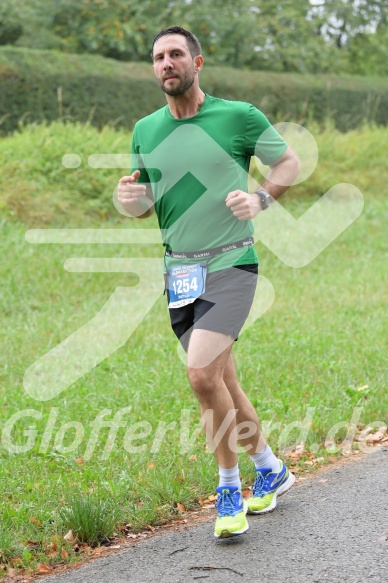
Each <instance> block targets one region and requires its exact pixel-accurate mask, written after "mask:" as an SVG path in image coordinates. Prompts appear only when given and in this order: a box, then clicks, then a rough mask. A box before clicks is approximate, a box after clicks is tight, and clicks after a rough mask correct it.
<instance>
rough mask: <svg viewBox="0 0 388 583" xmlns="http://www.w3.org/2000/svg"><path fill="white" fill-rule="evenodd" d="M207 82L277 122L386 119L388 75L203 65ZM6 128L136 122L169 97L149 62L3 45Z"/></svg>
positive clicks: (211, 89) (1, 97) (345, 126)
mask: <svg viewBox="0 0 388 583" xmlns="http://www.w3.org/2000/svg"><path fill="white" fill-rule="evenodd" d="M201 87H202V88H203V89H204V90H205V91H206V92H207V93H210V94H212V95H215V96H220V97H223V98H225V99H236V100H242V101H249V102H250V103H253V104H254V105H256V106H257V107H259V108H260V109H262V110H263V111H264V112H265V113H266V115H267V116H268V117H269V119H270V120H271V121H273V122H274V121H280V120H284V119H287V120H289V121H296V122H302V121H305V120H306V118H307V119H308V118H313V119H315V120H318V121H323V120H325V119H327V117H330V118H332V119H333V120H334V123H335V125H336V127H337V128H338V129H340V130H343V131H345V130H349V129H352V128H355V127H357V126H358V125H360V124H361V123H362V122H363V121H365V120H367V121H373V122H374V123H376V124H378V125H381V124H384V125H386V124H387V120H388V80H387V79H378V78H367V77H350V76H349V77H343V76H342V77H337V76H323V75H319V76H318V75H317V76H313V75H298V74H287V73H276V74H275V73H268V72H263V71H249V70H242V71H238V70H236V69H232V68H221V67H211V66H208V67H206V65H205V67H204V69H203V71H202V72H201ZM0 89H1V90H0V133H2V134H7V133H10V132H12V131H14V130H15V129H16V128H17V127H18V125H19V124H20V123H22V122H39V121H43V120H47V121H52V120H55V119H59V118H61V119H71V120H76V121H83V122H85V121H88V120H89V121H90V122H91V123H92V124H93V125H95V126H97V127H99V128H101V127H103V126H104V125H117V126H120V127H125V128H128V129H132V128H133V125H134V123H135V122H136V120H138V119H139V118H141V117H143V116H145V115H147V114H149V113H151V112H152V111H154V110H155V109H157V108H158V107H161V106H163V105H164V104H165V98H164V95H163V93H162V92H161V90H160V89H159V87H158V86H157V84H156V82H155V79H154V75H153V71H152V67H151V63H135V62H134V63H132V62H129V63H122V62H118V61H115V60H113V59H106V58H103V57H98V56H92V55H74V54H68V53H61V52H58V51H48V50H37V49H25V48H17V47H11V46H5V47H0Z"/></svg>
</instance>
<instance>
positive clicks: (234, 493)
mask: <svg viewBox="0 0 388 583" xmlns="http://www.w3.org/2000/svg"><path fill="white" fill-rule="evenodd" d="M216 490H217V492H218V498H217V503H216V508H217V512H218V516H217V519H216V525H215V528H214V536H215V537H216V538H229V537H231V536H236V535H239V534H244V532H246V531H247V530H248V528H249V525H248V521H247V517H246V516H245V515H246V513H247V503H246V501H245V500H244V498H243V496H242V493H241V490H239V489H238V488H236V487H234V488H229V487H227V486H221V487H220V488H216Z"/></svg>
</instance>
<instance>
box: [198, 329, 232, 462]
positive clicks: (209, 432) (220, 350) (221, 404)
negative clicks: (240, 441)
mask: <svg viewBox="0 0 388 583" xmlns="http://www.w3.org/2000/svg"><path fill="white" fill-rule="evenodd" d="M232 344H233V338H232V337H230V336H226V335H224V334H220V333H218V332H211V331H208V330H197V329H196V330H193V332H192V334H191V338H190V343H189V347H188V353H187V372H188V377H189V381H190V384H191V386H192V388H193V390H194V393H195V395H196V397H197V399H198V401H199V404H200V408H201V416H202V419H204V418H205V419H206V417H207V418H208V419H209V418H210V419H211V420H212V423H209V422H206V421H205V423H204V430H205V433H206V437H207V441H208V444H209V446H210V447H211V449H212V450H213V451H214V455H215V458H216V460H217V462H218V465H219V466H222V467H223V468H232V467H234V466H236V464H237V447H236V445H234V446H233V443H232V441H233V435H232V433H233V431H234V432H235V428H236V418H235V414H234V408H235V406H234V402H233V399H232V396H231V394H230V392H229V391H228V388H227V386H226V384H225V381H224V373H225V367H226V363H227V362H228V358H229V354H230V350H231V346H232ZM213 355H214V358H213V359H212V356H213ZM204 416H205V417H204ZM226 419H230V422H229V423H228V426H227V427H225V420H226ZM223 423H224V426H223ZM220 429H222V435H221V436H219V437H220V439H219V443H218V444H215V447H214V438H215V437H216V435H217V433H218V432H219V430H220ZM230 446H232V447H230Z"/></svg>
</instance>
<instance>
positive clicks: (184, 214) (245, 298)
mask: <svg viewBox="0 0 388 583" xmlns="http://www.w3.org/2000/svg"><path fill="white" fill-rule="evenodd" d="M201 53H202V51H201V45H200V43H199V41H198V39H197V38H196V37H195V36H194V35H193V34H192V33H191V32H189V31H187V30H185V29H183V28H181V27H177V26H173V27H169V28H166V29H164V30H162V31H161V32H160V33H159V34H158V35H157V36H156V38H155V40H154V43H153V47H152V53H151V56H152V61H153V69H154V73H155V76H156V80H157V82H158V84H159V86H160V88H161V89H162V91H163V92H164V93H165V95H166V99H167V105H166V106H165V107H163V108H161V109H159V110H157V111H156V112H154V113H153V114H151V115H149V116H147V117H145V118H143V119H141V120H140V121H139V122H138V123H137V124H136V126H135V128H134V132H133V138H132V160H134V162H133V163H132V170H131V172H132V173H131V175H130V176H124V177H122V178H121V180H120V181H119V185H118V190H117V192H118V202H119V205H120V206H121V208H122V210H123V211H124V213H125V214H129V215H130V216H132V217H139V218H145V217H147V216H149V215H150V214H151V213H152V212H153V210H155V212H156V214H157V217H158V221H159V226H160V229H161V232H162V239H163V244H164V246H165V278H166V291H167V298H168V302H169V313H170V318H171V325H172V328H173V330H174V332H175V334H176V335H177V337H178V338H179V340H180V342H181V344H182V346H183V348H184V349H185V351H186V352H187V373H188V378H189V382H190V385H191V387H192V389H193V391H194V393H195V395H196V397H197V399H198V401H199V405H200V409H201V415H202V417H201V419H202V424H203V427H204V430H205V433H206V437H207V441H208V444H209V446H210V448H211V449H212V451H213V452H214V455H215V458H216V461H217V463H218V467H219V485H218V487H217V488H216V490H217V493H218V497H217V511H218V514H217V519H216V524H215V531H214V534H215V536H216V537H217V538H226V537H230V536H234V535H240V534H243V533H245V532H246V531H247V530H248V521H247V518H246V513H247V511H248V512H249V513H251V514H262V513H265V512H269V511H271V510H273V509H274V508H275V506H276V499H277V496H279V495H280V494H283V493H284V492H286V491H287V490H288V489H289V488H290V487H291V486H292V484H293V483H294V481H295V478H294V476H293V475H292V474H291V473H290V472H289V470H288V469H287V468H286V466H285V464H284V463H283V462H282V461H281V460H279V459H278V458H277V457H276V456H275V455H274V453H273V452H272V450H271V448H270V446H269V445H268V444H267V443H266V440H265V438H264V436H263V434H262V433H261V430H260V425H259V420H258V416H257V414H256V411H255V409H254V407H253V405H252V404H251V402H250V401H249V399H248V398H247V396H246V395H245V393H244V392H243V390H242V388H241V387H240V385H239V382H238V380H237V376H236V369H235V365H234V361H233V357H232V345H233V342H234V341H235V340H237V338H238V335H239V332H240V330H241V328H242V326H243V324H244V322H245V320H246V318H247V316H248V314H249V311H250V308H251V305H252V302H253V298H254V293H255V288H256V281H257V273H258V258H257V255H256V251H255V248H254V246H253V238H252V236H253V224H252V222H251V219H253V218H254V217H255V216H256V215H257V214H258V213H259V212H265V211H266V209H267V208H268V207H269V206H270V205H271V204H272V203H273V202H274V199H277V198H279V196H281V195H282V194H283V192H285V190H287V187H286V186H280V185H284V184H289V185H290V184H292V182H293V180H294V179H295V177H296V176H297V174H298V170H299V163H298V159H297V157H296V155H295V153H294V152H293V151H292V150H291V149H290V148H289V147H288V146H287V144H286V143H285V142H284V140H283V139H282V138H281V136H280V135H279V134H278V133H277V132H276V131H275V129H274V128H273V127H272V126H271V124H270V123H269V121H268V120H267V118H266V117H265V116H264V115H263V113H261V112H260V111H259V110H258V109H256V108H255V107H254V106H253V105H251V104H249V103H244V102H235V101H227V100H224V99H218V98H215V97H212V96H210V95H208V94H206V93H205V92H204V91H202V89H201V88H200V86H199V73H200V71H201V69H202V66H203V62H204V60H203V57H202V54H201ZM254 155H255V156H258V157H259V158H260V159H261V161H262V162H263V163H264V164H266V165H269V166H270V167H271V172H270V174H269V176H268V178H267V179H266V180H265V181H264V182H263V184H262V185H261V187H260V188H259V189H258V190H257V191H256V192H254V193H248V192H247V190H248V181H247V176H248V171H249V163H250V159H251V156H254ZM269 212H270V211H269ZM258 353H259V347H258ZM242 429H244V431H241V430H242ZM246 429H247V430H248V431H246ZM237 444H240V445H241V446H242V448H243V449H244V450H245V451H246V452H247V453H248V454H249V455H250V457H251V459H252V462H253V463H254V465H255V468H256V470H255V471H256V479H255V481H254V484H253V486H252V497H251V498H248V499H247V500H244V499H243V496H242V492H241V481H240V473H239V467H238V445H237Z"/></svg>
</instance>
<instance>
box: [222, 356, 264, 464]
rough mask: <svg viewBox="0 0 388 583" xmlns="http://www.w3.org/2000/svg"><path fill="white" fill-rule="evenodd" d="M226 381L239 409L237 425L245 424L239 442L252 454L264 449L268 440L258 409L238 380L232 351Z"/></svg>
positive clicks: (225, 372) (235, 406)
mask: <svg viewBox="0 0 388 583" xmlns="http://www.w3.org/2000/svg"><path fill="white" fill-rule="evenodd" d="M224 382H225V384H226V387H227V389H228V391H229V394H230V396H231V397H232V399H233V403H234V408H235V409H237V415H236V422H237V425H240V424H244V431H241V432H239V435H240V439H239V444H240V445H241V446H242V447H243V448H244V449H245V451H246V452H247V453H249V454H251V455H252V454H254V453H258V452H260V451H262V450H263V449H264V448H265V446H266V445H267V442H266V440H265V437H264V435H263V434H262V432H261V429H260V423H259V418H258V416H257V413H256V410H255V408H254V407H253V405H252V403H251V402H250V400H249V399H248V397H247V396H246V394H245V393H244V391H243V390H242V388H241V386H240V384H239V382H238V379H237V374H236V367H235V364H234V359H233V356H232V352H230V353H229V357H228V360H227V362H226V366H225V369H224ZM245 424H246V425H245ZM244 435H246V437H244Z"/></svg>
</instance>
